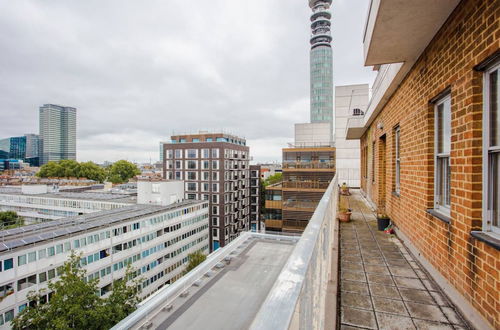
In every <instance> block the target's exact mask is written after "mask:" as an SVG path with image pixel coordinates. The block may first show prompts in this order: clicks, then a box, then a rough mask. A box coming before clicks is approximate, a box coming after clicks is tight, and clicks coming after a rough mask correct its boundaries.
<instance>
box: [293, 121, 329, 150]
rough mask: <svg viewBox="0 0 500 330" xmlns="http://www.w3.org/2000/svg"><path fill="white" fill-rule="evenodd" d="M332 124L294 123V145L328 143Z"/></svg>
mask: <svg viewBox="0 0 500 330" xmlns="http://www.w3.org/2000/svg"><path fill="white" fill-rule="evenodd" d="M331 142H332V125H331V124H330V123H311V124H309V123H304V124H295V145H296V146H311V147H312V146H320V145H330V143H331Z"/></svg>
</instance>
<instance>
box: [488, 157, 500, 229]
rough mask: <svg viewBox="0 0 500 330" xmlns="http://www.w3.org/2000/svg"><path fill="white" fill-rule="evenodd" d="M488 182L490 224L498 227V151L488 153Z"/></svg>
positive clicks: (499, 203) (499, 202)
mask: <svg viewBox="0 0 500 330" xmlns="http://www.w3.org/2000/svg"><path fill="white" fill-rule="evenodd" d="M489 158H490V165H489V167H490V168H489V171H488V172H489V176H490V178H489V182H490V184H491V186H490V188H489V189H490V191H489V193H488V197H489V198H488V199H489V203H488V204H489V209H490V212H491V215H492V218H491V224H492V225H493V226H495V227H500V152H496V153H491V154H490V155H489Z"/></svg>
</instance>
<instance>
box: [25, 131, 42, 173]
mask: <svg viewBox="0 0 500 330" xmlns="http://www.w3.org/2000/svg"><path fill="white" fill-rule="evenodd" d="M24 137H25V138H26V155H25V160H26V161H27V162H28V163H29V164H30V165H31V166H38V165H39V163H40V158H39V155H38V152H39V150H40V145H39V141H40V137H39V136H38V135H37V134H24Z"/></svg>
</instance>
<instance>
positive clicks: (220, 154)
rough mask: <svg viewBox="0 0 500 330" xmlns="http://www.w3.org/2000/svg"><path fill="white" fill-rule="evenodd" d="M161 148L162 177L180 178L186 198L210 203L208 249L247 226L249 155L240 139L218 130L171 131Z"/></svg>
mask: <svg viewBox="0 0 500 330" xmlns="http://www.w3.org/2000/svg"><path fill="white" fill-rule="evenodd" d="M163 148H164V149H163V150H164V163H163V164H164V165H163V177H164V178H165V179H167V180H184V182H185V194H186V196H185V197H186V199H191V200H206V201H208V202H209V204H210V211H209V213H210V244H211V250H212V251H214V250H217V249H218V248H219V247H223V246H224V245H226V244H227V243H229V242H230V241H232V240H233V239H235V238H236V237H237V236H238V234H239V233H240V232H241V231H246V230H249V229H250V221H249V217H250V207H249V205H250V204H249V199H250V198H249V196H250V195H249V193H250V171H249V158H250V157H249V148H248V147H247V146H246V141H245V140H244V139H242V138H240V137H237V136H234V135H229V134H222V133H199V134H189V135H175V136H172V137H171V142H170V143H165V144H164V147H163Z"/></svg>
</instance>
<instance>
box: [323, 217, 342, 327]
mask: <svg viewBox="0 0 500 330" xmlns="http://www.w3.org/2000/svg"><path fill="white" fill-rule="evenodd" d="M333 221H334V224H333V237H334V238H333V242H332V257H331V269H330V272H331V273H330V279H329V281H328V284H327V286H326V290H327V291H326V302H325V304H326V306H325V329H337V323H338V320H337V318H338V315H339V313H338V311H337V310H338V306H337V303H338V299H337V297H338V289H339V244H340V240H339V221H338V220H337V219H333Z"/></svg>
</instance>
